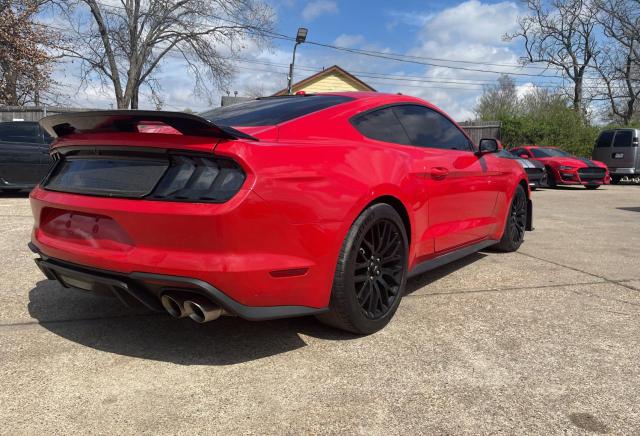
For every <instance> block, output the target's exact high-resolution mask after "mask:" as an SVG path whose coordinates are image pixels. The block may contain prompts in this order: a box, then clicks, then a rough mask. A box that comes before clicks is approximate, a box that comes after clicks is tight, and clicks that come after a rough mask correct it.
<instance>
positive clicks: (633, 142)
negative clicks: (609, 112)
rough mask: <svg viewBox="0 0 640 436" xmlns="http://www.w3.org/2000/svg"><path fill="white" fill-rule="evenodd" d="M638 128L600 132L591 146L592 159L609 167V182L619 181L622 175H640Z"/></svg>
mask: <svg viewBox="0 0 640 436" xmlns="http://www.w3.org/2000/svg"><path fill="white" fill-rule="evenodd" d="M639 137H640V129H613V130H605V131H603V132H601V133H600V135H599V136H598V139H597V140H596V145H595V147H594V148H593V159H594V160H599V161H601V162H604V163H605V164H607V166H608V167H609V173H610V174H611V183H613V184H616V183H619V182H620V180H621V179H622V178H623V177H625V176H626V177H629V178H630V179H631V178H635V177H638V176H640V152H639V151H638V138H639Z"/></svg>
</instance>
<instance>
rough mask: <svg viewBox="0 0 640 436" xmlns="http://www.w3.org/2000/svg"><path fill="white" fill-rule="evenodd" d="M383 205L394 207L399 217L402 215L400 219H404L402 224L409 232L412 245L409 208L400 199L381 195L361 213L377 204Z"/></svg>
mask: <svg viewBox="0 0 640 436" xmlns="http://www.w3.org/2000/svg"><path fill="white" fill-rule="evenodd" d="M381 203H385V204H388V205H389V206H391V207H393V208H394V209H395V211H396V212H398V215H400V218H401V219H402V223H403V224H404V229H405V231H406V232H407V240H408V241H409V243H410V244H411V219H410V218H409V213H408V212H407V208H406V207H405V205H404V203H403V202H402V201H401V200H400V199H399V198H397V197H394V196H393V195H381V196H379V197H376V198H375V199H373V200H372V201H370V202H369V203H368V204H367V205H366V206H365V207H364V208H363V209H362V211H361V212H360V213H362V212H363V211H365V210H366V209H367V208H369V207H371V206H373V205H375V204H381Z"/></svg>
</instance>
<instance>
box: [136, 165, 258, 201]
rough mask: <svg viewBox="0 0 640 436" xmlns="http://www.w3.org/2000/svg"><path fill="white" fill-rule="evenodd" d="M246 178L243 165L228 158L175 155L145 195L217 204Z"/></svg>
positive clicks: (224, 199) (156, 198)
mask: <svg viewBox="0 0 640 436" xmlns="http://www.w3.org/2000/svg"><path fill="white" fill-rule="evenodd" d="M245 178H246V176H245V173H244V171H242V168H240V166H238V164H236V163H235V162H233V161H231V160H229V159H213V158H209V157H200V156H185V155H182V156H179V155H174V156H172V157H171V163H170V165H169V168H168V169H167V171H166V172H165V173H164V175H163V176H162V178H161V179H160V182H158V184H157V185H156V187H155V189H154V190H153V192H152V193H151V194H149V195H148V196H147V198H148V199H153V200H165V201H192V202H210V203H220V202H223V201H227V200H229V199H230V198H231V197H233V196H234V195H235V194H236V193H237V192H238V191H239V190H240V188H241V187H242V184H243V183H244V180H245Z"/></svg>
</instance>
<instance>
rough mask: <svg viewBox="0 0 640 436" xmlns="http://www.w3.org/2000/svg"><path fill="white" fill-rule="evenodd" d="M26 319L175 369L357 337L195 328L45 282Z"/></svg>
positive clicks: (256, 325)
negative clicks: (310, 341) (314, 341)
mask: <svg viewBox="0 0 640 436" xmlns="http://www.w3.org/2000/svg"><path fill="white" fill-rule="evenodd" d="M28 310H29V314H30V315H31V317H33V318H35V319H36V320H37V321H38V323H39V324H40V325H41V326H42V327H44V328H45V329H47V330H49V331H50V332H52V333H54V334H56V335H58V336H60V337H63V338H65V339H68V340H70V341H73V342H76V343H78V344H81V345H84V346H87V347H90V348H94V349H96V350H100V351H104V352H108V353H114V354H119V355H123V356H130V357H137V358H141V359H151V360H158V361H164V362H171V363H175V364H179V365H233V364H237V363H242V362H247V361H252V360H256V359H261V358H264V357H269V356H273V355H277V354H281V353H286V352H289V351H293V350H296V349H299V348H302V347H305V346H306V345H307V343H306V342H305V340H304V338H303V337H302V335H306V336H311V337H315V338H321V339H327V340H333V341H335V340H350V339H357V338H359V336H357V335H354V334H350V333H347V332H343V331H341V330H337V329H333V328H330V327H327V326H325V325H323V324H321V323H319V322H318V321H316V320H315V319H314V318H313V317H305V318H292V319H283V320H274V321H262V322H250V321H245V320H243V319H240V318H236V317H226V316H225V317H222V318H220V319H218V320H216V321H213V322H210V323H206V324H197V323H195V322H193V321H191V320H190V319H188V318H187V319H179V320H176V319H174V318H171V317H170V316H169V315H166V314H163V313H153V312H148V311H146V310H144V309H131V308H126V307H124V306H122V305H121V304H120V303H119V302H118V301H117V300H116V299H113V298H108V297H99V296H95V295H91V294H85V293H83V292H82V291H78V290H74V289H66V288H63V287H62V286H60V285H59V284H58V283H57V282H54V281H51V280H43V281H40V282H39V283H37V285H36V287H35V288H33V289H32V290H31V291H30V292H29V305H28Z"/></svg>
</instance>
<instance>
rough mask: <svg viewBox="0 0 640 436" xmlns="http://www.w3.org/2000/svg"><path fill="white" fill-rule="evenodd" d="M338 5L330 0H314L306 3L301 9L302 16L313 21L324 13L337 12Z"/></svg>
mask: <svg viewBox="0 0 640 436" xmlns="http://www.w3.org/2000/svg"><path fill="white" fill-rule="evenodd" d="M337 13H338V5H337V3H336V2H335V1H332V0H314V1H310V2H309V3H307V5H306V6H305V7H304V9H303V10H302V18H304V19H305V20H306V21H313V20H315V19H316V18H318V17H319V16H321V15H324V14H337Z"/></svg>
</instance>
